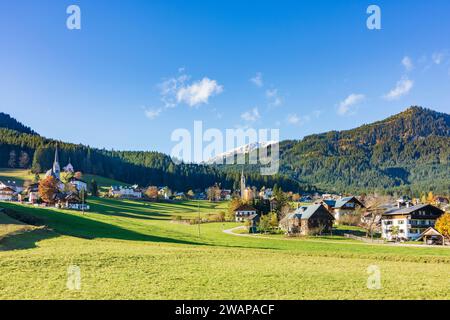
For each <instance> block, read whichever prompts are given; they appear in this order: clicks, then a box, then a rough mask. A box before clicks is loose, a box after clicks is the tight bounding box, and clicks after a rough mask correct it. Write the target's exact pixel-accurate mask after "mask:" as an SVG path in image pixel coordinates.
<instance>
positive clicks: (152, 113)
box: [144, 108, 162, 120]
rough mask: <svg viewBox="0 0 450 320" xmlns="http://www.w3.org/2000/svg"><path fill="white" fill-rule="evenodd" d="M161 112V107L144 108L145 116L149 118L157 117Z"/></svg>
mask: <svg viewBox="0 0 450 320" xmlns="http://www.w3.org/2000/svg"><path fill="white" fill-rule="evenodd" d="M161 112H162V108H158V109H146V110H144V113H145V116H146V117H147V118H149V119H150V120H153V119H155V118H157V117H158V116H159V115H160V114H161Z"/></svg>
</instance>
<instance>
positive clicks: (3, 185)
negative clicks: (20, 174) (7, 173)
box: [0, 181, 23, 193]
mask: <svg viewBox="0 0 450 320" xmlns="http://www.w3.org/2000/svg"><path fill="white" fill-rule="evenodd" d="M6 187H8V188H11V189H13V190H14V192H15V193H20V192H22V191H23V187H22V186H20V185H19V184H17V183H16V181H6V182H4V181H0V189H1V188H6Z"/></svg>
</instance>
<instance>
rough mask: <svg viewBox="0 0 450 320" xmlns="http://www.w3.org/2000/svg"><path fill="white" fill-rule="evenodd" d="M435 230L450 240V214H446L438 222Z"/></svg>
mask: <svg viewBox="0 0 450 320" xmlns="http://www.w3.org/2000/svg"><path fill="white" fill-rule="evenodd" d="M435 228H436V230H437V231H439V232H440V233H441V234H442V235H443V236H444V237H446V238H447V239H450V213H448V212H447V213H445V214H443V215H442V216H440V217H439V219H437V220H436V224H435Z"/></svg>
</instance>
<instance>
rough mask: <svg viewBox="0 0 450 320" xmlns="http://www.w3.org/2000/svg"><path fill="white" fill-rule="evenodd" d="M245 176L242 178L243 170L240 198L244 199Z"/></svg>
mask: <svg viewBox="0 0 450 320" xmlns="http://www.w3.org/2000/svg"><path fill="white" fill-rule="evenodd" d="M245 188H246V186H245V176H244V169H242V173H241V198H242V199H244V197H245Z"/></svg>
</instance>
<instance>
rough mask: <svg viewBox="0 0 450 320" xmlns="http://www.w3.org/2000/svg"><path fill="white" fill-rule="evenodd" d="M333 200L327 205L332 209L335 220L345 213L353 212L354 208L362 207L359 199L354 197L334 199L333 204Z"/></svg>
mask: <svg viewBox="0 0 450 320" xmlns="http://www.w3.org/2000/svg"><path fill="white" fill-rule="evenodd" d="M326 201H327V200H326ZM332 201H333V200H330V201H329V206H330V208H331V209H332V213H333V214H334V218H335V219H336V221H339V219H340V218H341V217H342V216H343V215H346V214H351V213H354V212H355V210H358V209H364V208H365V206H364V204H363V203H362V202H361V201H359V200H358V199H357V198H356V197H344V198H340V199H338V200H336V202H335V203H334V204H333V203H332Z"/></svg>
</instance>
